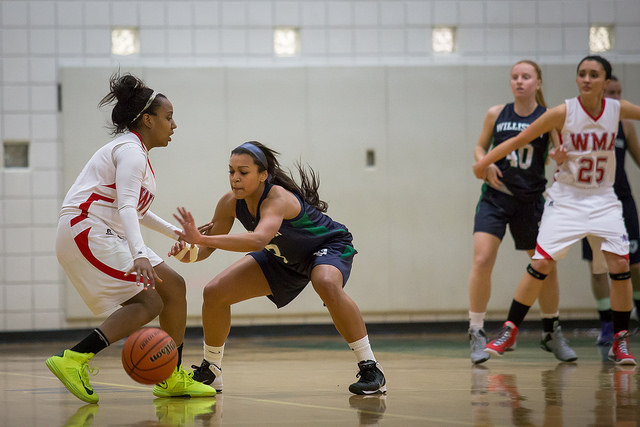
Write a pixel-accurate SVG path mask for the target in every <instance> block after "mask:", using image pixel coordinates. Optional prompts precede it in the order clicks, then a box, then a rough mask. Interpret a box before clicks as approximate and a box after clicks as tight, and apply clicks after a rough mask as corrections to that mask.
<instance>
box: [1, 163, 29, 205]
mask: <svg viewBox="0 0 640 427" xmlns="http://www.w3.org/2000/svg"><path fill="white" fill-rule="evenodd" d="M3 175H4V180H3V181H4V182H3V185H4V187H3V194H4V196H5V197H6V198H8V199H11V198H25V197H30V196H31V194H32V193H31V174H30V173H29V172H26V171H22V170H14V171H6V172H5V173H4V174H3ZM10 208H11V207H10Z"/></svg>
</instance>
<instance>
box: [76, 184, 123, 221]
mask: <svg viewBox="0 0 640 427" xmlns="http://www.w3.org/2000/svg"><path fill="white" fill-rule="evenodd" d="M113 185H114V187H115V184H113ZM96 200H102V201H104V202H107V203H113V202H114V200H115V199H112V198H111V197H107V196H103V195H101V194H97V193H91V195H90V196H89V198H88V199H87V201H86V202H82V203H80V206H78V208H80V210H81V211H82V212H81V213H80V215H78V216H76V217H74V218H73V219H72V220H71V225H72V226H74V225H76V224H77V223H79V222H80V221H82V220H84V219H85V218H86V217H87V216H88V215H89V206H91V203H93V202H95V201H96Z"/></svg>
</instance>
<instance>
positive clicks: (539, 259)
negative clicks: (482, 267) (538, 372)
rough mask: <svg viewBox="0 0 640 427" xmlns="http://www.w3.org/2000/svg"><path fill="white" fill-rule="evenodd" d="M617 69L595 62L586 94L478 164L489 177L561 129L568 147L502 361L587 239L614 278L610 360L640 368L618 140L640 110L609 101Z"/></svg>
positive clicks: (588, 60)
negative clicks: (573, 249)
mask: <svg viewBox="0 0 640 427" xmlns="http://www.w3.org/2000/svg"><path fill="white" fill-rule="evenodd" d="M610 77H611V64H609V62H608V61H607V60H606V59H604V58H602V57H600V56H595V55H594V56H587V57H585V58H584V59H583V60H582V61H580V63H579V64H578V71H577V78H576V83H577V84H578V90H579V92H580V95H579V96H578V97H576V98H572V99H568V100H566V101H565V103H564V104H561V105H559V106H557V107H555V108H552V109H550V110H549V111H547V112H546V113H544V114H543V115H542V116H540V118H538V119H537V120H536V121H534V122H533V123H532V124H531V125H530V126H529V127H528V128H527V129H525V130H524V131H522V132H521V133H520V134H518V135H517V136H515V137H514V138H512V139H511V140H508V141H505V142H504V143H502V144H500V145H499V146H498V147H496V149H495V150H493V151H491V152H489V153H488V154H487V156H485V157H484V158H482V159H481V160H480V161H478V162H477V163H476V164H475V165H474V166H473V171H474V174H475V175H476V177H477V178H480V179H485V178H486V172H487V167H488V166H489V165H490V164H491V163H493V162H495V161H496V160H498V159H500V158H502V157H504V156H505V155H507V154H508V153H510V152H511V151H513V150H515V149H517V148H519V147H521V146H523V145H525V144H526V143H527V142H528V141H529V140H531V139H533V138H534V137H535V136H537V135H541V134H543V133H545V132H549V131H551V130H553V129H556V130H558V131H559V132H560V138H561V144H562V146H561V147H560V149H559V150H558V151H559V152H558V153H556V155H557V156H558V157H557V160H558V161H559V160H562V159H564V158H566V160H565V161H564V162H563V163H562V164H561V165H560V166H559V168H558V170H557V172H556V174H555V181H554V183H553V185H552V186H551V188H550V189H549V190H548V191H547V196H548V197H547V201H546V203H545V208H544V213H543V215H542V222H541V224H540V230H539V233H538V239H537V243H536V252H535V254H534V256H533V260H532V261H531V264H529V266H528V267H527V273H525V275H524V276H523V278H522V280H521V281H520V284H519V286H518V289H517V290H516V294H515V297H514V299H513V301H512V303H511V309H510V310H509V315H508V320H507V321H506V322H505V324H504V327H503V328H502V331H501V332H500V335H499V337H498V338H497V339H495V340H493V341H492V342H490V343H489V344H487V347H486V350H485V351H487V352H489V353H492V354H497V355H502V354H503V353H504V351H505V350H506V349H508V348H509V347H510V346H511V345H512V344H513V342H514V340H515V336H516V334H517V332H518V326H519V325H520V324H521V323H522V321H523V320H524V317H525V316H526V314H527V312H528V310H529V308H530V307H531V305H533V303H534V302H535V300H536V298H537V297H538V295H539V293H540V288H541V286H542V281H543V280H544V278H545V277H546V276H547V274H548V273H549V272H550V271H551V270H552V268H553V266H554V265H555V263H556V261H557V260H558V259H560V258H563V257H564V256H565V255H566V253H567V251H568V250H569V247H570V246H571V245H573V244H574V243H576V242H578V241H580V240H581V239H582V238H583V237H585V236H591V237H595V238H597V239H598V240H599V241H600V249H601V250H602V251H603V253H604V255H605V258H606V261H607V265H608V268H609V275H610V277H611V309H612V316H613V328H614V333H615V335H614V343H613V345H612V347H611V349H610V350H609V358H610V359H611V360H612V361H614V362H615V363H618V364H631V365H635V364H636V360H635V358H634V357H633V355H632V354H631V352H630V351H629V348H628V336H629V334H628V328H629V316H630V314H631V309H632V305H633V303H632V294H631V279H630V278H631V273H630V271H629V239H628V235H627V232H626V229H625V226H624V221H623V219H622V206H621V204H620V201H619V200H618V198H617V197H616V195H615V193H614V191H613V182H614V178H615V167H616V165H615V155H614V148H615V140H616V132H617V129H618V122H619V121H620V120H621V119H626V118H628V119H635V120H640V106H638V105H634V104H631V103H630V102H628V101H625V100H620V101H618V100H614V99H610V98H606V99H605V98H604V88H605V86H606V85H607V83H608V80H609V78H610Z"/></svg>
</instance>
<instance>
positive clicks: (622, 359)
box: [603, 251, 636, 365]
mask: <svg viewBox="0 0 640 427" xmlns="http://www.w3.org/2000/svg"><path fill="white" fill-rule="evenodd" d="M603 252H604V255H605V258H606V260H607V265H608V266H609V275H610V278H611V311H612V315H613V331H614V334H615V335H614V338H613V345H612V346H611V349H610V350H609V359H611V360H612V361H614V362H615V363H617V364H632V365H635V364H636V360H635V358H634V357H633V355H632V354H631V352H630V351H629V348H628V345H629V318H630V316H631V309H632V308H633V291H632V287H631V273H630V271H629V262H628V261H627V259H626V258H625V257H623V256H620V255H617V254H614V253H612V252H608V251H603Z"/></svg>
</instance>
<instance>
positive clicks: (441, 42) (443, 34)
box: [432, 27, 456, 53]
mask: <svg viewBox="0 0 640 427" xmlns="http://www.w3.org/2000/svg"><path fill="white" fill-rule="evenodd" d="M432 43H433V51H434V52H436V53H452V52H453V51H454V49H455V45H456V29H455V27H436V28H434V29H433V32H432Z"/></svg>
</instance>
